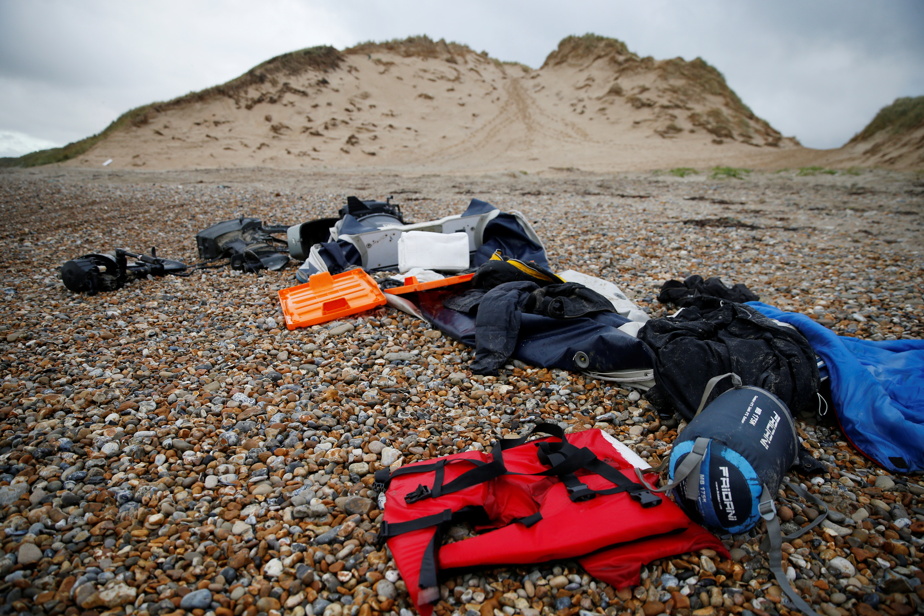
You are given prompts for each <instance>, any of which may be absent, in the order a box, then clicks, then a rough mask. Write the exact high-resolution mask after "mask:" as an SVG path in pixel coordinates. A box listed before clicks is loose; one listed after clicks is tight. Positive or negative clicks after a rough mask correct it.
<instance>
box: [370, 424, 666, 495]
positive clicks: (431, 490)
mask: <svg viewBox="0 0 924 616" xmlns="http://www.w3.org/2000/svg"><path fill="white" fill-rule="evenodd" d="M536 434H546V435H549V436H552V437H553V438H555V439H557V440H550V441H543V442H540V443H538V448H539V449H538V452H537V455H538V456H539V460H540V462H542V463H543V464H545V465H547V466H548V467H549V468H548V469H546V470H544V471H541V472H538V473H531V474H532V475H541V476H547V477H558V478H560V479H561V480H562V482H563V483H564V484H565V486H566V488H567V489H568V497H569V498H570V499H571V500H572V502H581V501H585V500H589V499H591V498H595V497H597V496H602V495H607V494H616V493H619V492H629V494H630V495H631V496H632V498H633V499H635V500H636V501H638V502H639V503H640V504H641V505H642V507H645V508H648V507H654V506H656V505H658V504H660V503H661V499H660V498H659V497H657V496H655V495H654V494H653V493H652V492H651V490H650V489H649V488H648V486H647V485H645V484H644V483H636V482H635V481H632V480H631V479H629V478H628V477H626V476H625V475H624V474H623V473H622V472H620V471H619V470H618V469H615V468H613V467H612V466H610V465H609V464H607V463H606V462H603V461H602V460H600V459H599V458H598V457H597V456H596V454H595V453H594V452H593V451H591V450H590V449H588V448H586V447H575V446H574V445H572V444H571V443H569V442H568V441H567V439H566V437H565V432H564V430H563V429H562V428H561V427H560V426H558V425H556V424H552V423H539V424H536V425H535V426H534V427H533V428H532V429H531V430H530V431H529V432H527V433H526V434H524V435H523V436H520V437H518V438H506V439H501V440H500V441H498V442H497V443H496V444H495V446H494V447H493V449H492V451H491V454H492V459H491V461H490V462H483V461H481V460H466V459H458V458H457V459H446V458H443V459H440V460H437V461H435V462H431V463H429V464H415V465H412V466H407V467H401V468H399V469H397V470H396V471H394V472H393V473H390V472H389V471H388V470H387V469H384V470H381V471H378V472H376V474H375V479H376V488H377V489H380V490H384V488H385V486H387V483H388V481H390V480H391V478H392V477H397V476H400V475H404V474H409V473H429V472H431V471H432V472H433V474H434V477H433V484H432V486H426V485H424V484H420V485H418V486H417V488H416V489H415V490H413V491H412V492H410V493H408V494H407V495H406V496H405V498H404V499H405V502H407V503H408V504H411V503H415V502H418V501H420V500H423V499H426V498H439V497H440V496H443V495H445V494H452V493H454V492H458V491H460V490H464V489H466V488H470V487H472V486H476V485H479V484H482V483H485V482H487V481H491V480H492V479H496V478H497V477H500V476H501V475H504V474H509V475H516V474H519V473H514V472H511V471H508V470H507V468H506V466H505V465H504V460H503V452H505V451H508V450H510V449H513V448H515V447H520V446H522V445H524V444H526V443H527V442H528V441H529V439H530V438H532V437H533V436H535V435H536ZM453 462H468V463H470V464H472V465H474V468H473V469H471V470H470V471H467V472H465V473H462V474H461V475H459V476H458V477H456V478H455V479H453V480H451V481H449V482H447V483H444V482H443V480H444V476H445V474H444V470H445V465H446V464H448V463H453ZM582 470H583V471H586V472H590V473H594V474H597V475H599V476H601V477H603V478H604V479H606V480H607V481H609V482H610V483H612V484H613V487H612V488H607V489H605V490H594V489H591V488H590V487H588V486H587V485H586V484H585V483H583V482H581V481H580V480H579V479H578V478H577V476H576V474H575V473H577V472H578V471H582Z"/></svg>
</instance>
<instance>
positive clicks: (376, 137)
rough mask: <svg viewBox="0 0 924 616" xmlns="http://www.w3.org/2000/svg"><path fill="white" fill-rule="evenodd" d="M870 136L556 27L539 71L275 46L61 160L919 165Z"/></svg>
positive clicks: (452, 169) (436, 52)
mask: <svg viewBox="0 0 924 616" xmlns="http://www.w3.org/2000/svg"><path fill="white" fill-rule="evenodd" d="M891 142H892V140H889V143H890V144H891ZM867 149H869V144H864V145H863V146H862V147H861V146H860V145H851V147H849V148H842V149H841V150H835V151H817V150H810V149H806V148H803V147H801V146H800V145H799V143H798V142H797V141H796V140H795V139H792V138H785V137H784V136H783V135H781V134H780V133H779V132H778V131H777V130H775V129H774V128H773V127H772V126H770V125H769V124H768V123H767V122H766V121H764V120H762V119H761V118H759V117H757V116H755V115H754V114H753V113H752V112H751V110H750V109H748V107H747V106H746V105H745V104H744V103H743V102H742V101H741V100H740V99H739V98H738V96H737V95H736V94H735V93H734V92H733V91H732V90H731V89H730V88H729V87H728V86H727V84H726V83H725V80H724V78H723V77H722V75H721V73H719V72H718V71H717V70H716V69H714V68H713V67H711V66H709V65H708V64H707V63H706V62H704V61H702V60H700V59H696V60H693V61H689V62H688V61H685V60H682V59H680V58H675V59H670V60H655V59H653V58H642V57H639V56H637V55H636V54H634V53H632V52H631V51H629V50H628V49H627V48H626V46H625V45H624V44H622V43H621V42H619V41H615V40H612V39H605V38H601V37H594V36H590V35H588V36H584V37H568V38H566V39H564V40H563V41H562V42H561V43H560V45H559V47H558V48H557V49H556V50H555V51H554V52H552V53H551V54H550V55H549V56H548V58H547V59H546V61H545V63H544V64H543V66H542V67H540V68H539V69H536V70H534V69H531V68H529V67H526V66H523V65H519V64H511V63H501V62H499V61H497V60H494V59H492V58H490V57H489V56H487V55H485V54H483V53H476V52H474V51H472V50H471V49H469V48H467V47H465V46H462V45H457V44H453V43H445V42H443V41H438V42H434V41H432V40H430V39H428V38H426V37H415V38H412V39H407V40H405V41H400V42H392V43H377V44H364V45H360V46H357V47H354V48H351V49H348V50H346V51H343V52H340V51H337V50H335V49H333V48H312V49H306V50H302V51H299V52H293V53H292V54H286V55H284V56H279V57H277V58H274V59H272V60H270V61H268V62H265V63H264V64H262V65H260V66H258V67H256V68H254V69H253V70H251V71H249V72H248V73H246V74H245V75H242V76H241V77H240V78H238V79H236V80H234V81H232V82H229V83H227V84H223V85H221V86H216V87H214V88H210V89H208V90H204V91H202V92H197V93H192V94H189V95H187V96H185V97H181V98H179V99H176V100H174V101H170V102H168V103H158V104H154V105H151V106H149V107H148V108H146V109H144V110H142V112H140V113H138V114H137V117H135V118H134V120H133V122H132V123H131V124H130V125H129V126H128V127H126V128H123V129H120V130H117V131H114V132H113V133H112V134H110V135H108V136H107V137H106V138H105V139H103V140H102V141H101V142H100V143H98V144H97V145H96V146H95V147H93V148H92V149H91V150H89V151H88V152H87V153H86V154H84V155H83V156H80V157H79V158H77V159H75V160H73V161H71V162H69V163H68V164H70V165H76V166H83V167H86V166H98V165H100V164H102V163H104V162H106V161H111V162H110V163H109V164H110V165H111V166H113V167H114V168H141V169H158V170H163V169H195V168H228V167H230V168H236V167H275V168H283V169H286V168H296V169H297V168H307V169H317V170H363V169H369V170H372V169H376V170H381V171H389V172H403V171H413V172H417V173H420V172H423V173H488V172H497V171H515V172H529V173H537V172H544V171H555V170H561V169H568V170H580V171H589V172H595V173H608V172H617V171H637V170H651V169H660V168H674V167H696V168H707V167H711V166H714V165H730V166H746V167H752V168H765V169H774V168H784V167H791V166H793V164H794V163H795V164H797V165H803V166H804V165H810V164H820V163H823V164H829V165H842V166H851V165H862V164H864V161H867V160H869V161H871V162H875V163H876V164H886V165H891V166H903V165H904V166H908V165H910V166H914V165H919V164H920V158H921V154H920V150H921V148H920V145H917V150H915V145H914V144H913V143H912V144H905V145H903V146H902V148H900V150H901V152H905V151H906V150H907V151H910V152H911V155H904V154H902V153H901V152H899V153H896V151H895V149H894V148H891V147H886V146H879V150H881V151H880V152H879V153H878V154H876V155H875V156H873V155H870V154H868V153H867V152H866V150H867ZM883 152H885V153H883ZM915 152H916V154H915Z"/></svg>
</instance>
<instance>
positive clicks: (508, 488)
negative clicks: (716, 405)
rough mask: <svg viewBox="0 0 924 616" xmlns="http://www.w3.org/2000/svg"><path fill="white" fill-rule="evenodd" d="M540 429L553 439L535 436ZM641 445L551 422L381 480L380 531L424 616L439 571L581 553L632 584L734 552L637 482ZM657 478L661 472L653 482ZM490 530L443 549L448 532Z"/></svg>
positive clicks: (605, 573)
mask: <svg viewBox="0 0 924 616" xmlns="http://www.w3.org/2000/svg"><path fill="white" fill-rule="evenodd" d="M533 432H541V433H544V434H549V435H551V436H550V437H547V438H541V439H536V440H531V441H530V440H527V438H528V437H529V436H530V435H531V434H532V433H533ZM633 460H634V461H635V464H637V465H638V466H640V467H642V468H645V467H647V465H646V464H645V463H644V462H643V461H641V459H639V458H638V456H636V455H635V454H634V453H632V452H631V450H628V449H627V448H626V447H625V446H624V445H622V444H621V443H619V442H618V441H615V440H614V439H613V438H612V437H610V436H608V435H607V434H605V433H603V432H602V431H600V430H587V431H584V432H579V433H576V434H569V435H565V434H564V432H563V431H562V430H561V428H559V427H558V426H555V425H552V424H540V425H539V426H537V427H536V429H534V430H533V431H532V432H531V433H530V434H528V435H526V436H524V437H522V438H519V439H504V440H502V441H500V442H499V443H497V444H496V445H495V446H494V448H493V450H492V452H491V453H490V454H489V453H483V452H478V451H467V452H462V453H458V454H453V455H450V456H445V457H442V458H438V459H436V460H431V461H423V462H418V463H414V464H408V465H405V466H402V467H401V468H399V469H397V470H396V471H393V472H389V471H388V470H387V469H386V470H384V471H380V472H378V473H376V482H377V483H378V484H379V485H380V486H387V490H386V491H385V496H386V499H385V506H384V512H383V519H384V522H383V524H382V528H381V532H380V534H379V536H380V538H381V539H384V540H386V541H387V543H388V547H389V549H390V550H391V553H392V554H393V556H394V558H395V563H396V564H397V565H398V570H399V571H400V572H401V576H402V577H403V578H404V580H405V582H406V584H407V589H408V592H409V593H410V595H411V598H412V600H413V602H414V604H415V605H416V606H417V608H418V610H419V611H420V613H421V614H423V615H424V616H427V615H429V614H430V613H431V612H432V606H431V605H430V604H431V602H433V601H436V600H438V599H439V576H440V574H441V573H443V572H446V571H450V570H460V569H468V568H471V567H484V566H497V565H517V564H526V565H528V564H535V563H541V562H549V561H555V560H561V559H568V558H577V559H578V562H579V563H581V564H582V565H584V566H585V567H586V568H587V571H588V572H591V573H592V574H594V575H599V576H600V579H602V580H603V581H605V582H607V583H610V584H613V585H615V586H617V587H624V586H627V585H630V584H632V583H637V582H638V580H639V571H640V568H641V566H642V565H643V564H645V563H648V562H651V561H652V560H654V559H656V558H661V557H664V556H668V555H677V554H682V553H686V552H690V551H693V550H698V549H702V548H711V549H714V550H716V551H717V552H719V553H720V554H722V555H723V556H726V557H727V555H728V551H727V550H726V548H725V547H724V545H723V544H722V543H721V542H720V541H719V540H718V539H717V538H716V537H714V536H712V535H711V534H709V533H708V532H707V531H706V530H705V529H703V528H702V527H700V526H698V525H696V524H695V523H693V522H692V521H691V520H690V519H689V518H688V517H687V516H686V515H685V514H684V513H683V511H682V510H681V509H680V507H679V506H677V505H676V504H675V503H674V502H672V501H671V500H669V499H667V498H665V497H664V496H662V495H656V494H653V493H652V492H651V491H649V490H648V489H647V487H645V486H643V485H642V484H640V483H638V481H637V479H636V477H635V464H633ZM649 478H650V477H649ZM466 522H467V523H470V524H472V525H474V526H476V527H478V528H481V529H487V532H484V533H481V534H478V535H475V536H471V537H468V538H465V539H462V540H460V541H456V542H453V543H449V544H446V545H441V544H442V541H441V536H442V533H443V531H445V530H446V529H447V528H448V527H449V526H451V525H455V524H460V523H466Z"/></svg>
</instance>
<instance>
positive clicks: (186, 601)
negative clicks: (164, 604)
mask: <svg viewBox="0 0 924 616" xmlns="http://www.w3.org/2000/svg"><path fill="white" fill-rule="evenodd" d="M211 605H212V591H210V590H209V589H207V588H202V589H199V590H194V591H192V592H191V593H189V594H188V595H186V596H185V597H183V599H182V600H181V601H180V607H181V608H183V609H184V610H205V609H208V608H209V607H210V606H211Z"/></svg>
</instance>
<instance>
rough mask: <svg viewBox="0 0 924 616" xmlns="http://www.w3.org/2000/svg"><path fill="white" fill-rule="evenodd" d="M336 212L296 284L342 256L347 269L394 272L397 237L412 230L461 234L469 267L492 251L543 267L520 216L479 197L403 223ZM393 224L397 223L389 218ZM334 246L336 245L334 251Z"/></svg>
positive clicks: (538, 244)
mask: <svg viewBox="0 0 924 616" xmlns="http://www.w3.org/2000/svg"><path fill="white" fill-rule="evenodd" d="M341 214H342V216H343V217H342V218H341V219H340V220H339V221H338V222H337V223H336V224H335V225H334V226H333V227H332V228H331V233H330V236H331V240H330V241H328V242H323V243H319V244H315V245H314V246H311V248H310V249H309V250H308V258H307V259H306V260H305V262H304V264H303V265H302V266H301V267H300V268H299V269H298V271H297V272H296V275H295V277H296V279H297V280H298V281H299V282H307V280H308V278H310V277H311V275H312V274H316V273H318V272H322V271H330V270H331V269H332V268H333V267H341V268H342V267H343V266H344V264H343V263H342V262H339V261H335V262H334V263H331V262H330V261H329V260H328V258H329V256H330V255H335V256H336V257H338V258H339V256H341V255H343V256H344V257H346V258H347V259H349V265H350V266H356V267H362V268H363V269H365V270H367V271H379V270H392V271H397V269H398V261H399V259H398V240H399V238H400V237H401V234H402V233H404V232H407V231H415V230H416V231H429V232H437V233H466V234H467V235H468V237H469V255H470V265H471V267H478V266H479V265H481V264H482V263H484V262H486V261H488V259H490V258H491V256H492V255H493V254H494V253H495V252H497V251H501V252H502V253H503V254H505V255H510V256H511V257H512V258H516V259H522V260H523V261H532V262H535V263H536V264H537V265H539V266H541V267H548V261H547V259H546V254H545V247H544V246H543V245H542V241H541V240H540V239H539V237H538V236H537V235H536V232H535V231H534V230H533V228H532V227H531V226H530V224H529V222H528V221H527V220H526V219H525V218H524V217H523V215H522V214H520V213H518V212H501V211H500V210H498V209H497V208H496V207H494V206H493V205H491V204H490V203H487V202H485V201H481V200H479V199H472V200H471V202H470V203H469V206H468V208H467V209H466V210H465V212H463V213H462V214H459V215H455V216H447V217H446V218H442V219H440V220H434V221H427V222H422V223H413V224H404V225H397V224H385V222H387V221H378V220H377V219H378V218H382V217H383V216H386V214H385V213H375V214H373V215H371V216H368V217H365V218H363V219H361V220H359V219H357V218H355V217H354V216H353V215H351V214H350V213H345V212H344V211H343V210H341ZM393 222H399V221H397V219H395V220H394V221H393ZM335 246H339V250H338V249H337V248H335Z"/></svg>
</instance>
